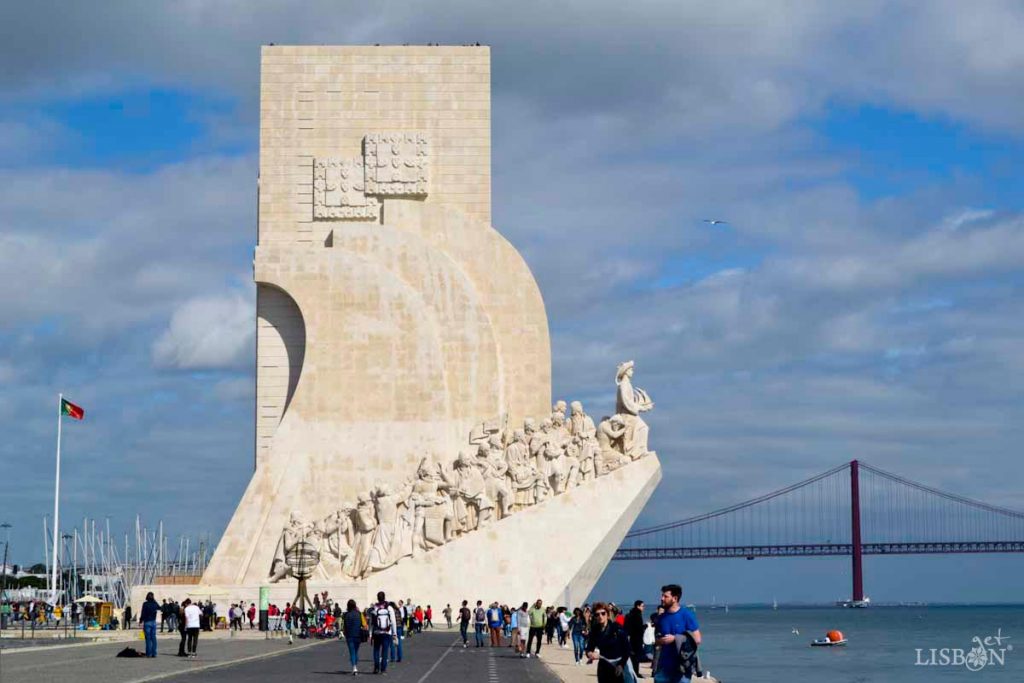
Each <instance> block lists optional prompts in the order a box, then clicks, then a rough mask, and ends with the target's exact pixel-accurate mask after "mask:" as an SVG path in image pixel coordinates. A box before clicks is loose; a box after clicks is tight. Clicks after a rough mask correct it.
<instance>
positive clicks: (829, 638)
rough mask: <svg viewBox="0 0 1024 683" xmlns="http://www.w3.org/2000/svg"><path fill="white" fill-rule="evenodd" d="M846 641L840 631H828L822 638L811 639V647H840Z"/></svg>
mask: <svg viewBox="0 0 1024 683" xmlns="http://www.w3.org/2000/svg"><path fill="white" fill-rule="evenodd" d="M846 642H847V641H846V638H844V637H843V632H842V631H829V632H828V633H826V634H825V637H824V638H816V639H814V640H812V641H811V647H842V646H843V645H846Z"/></svg>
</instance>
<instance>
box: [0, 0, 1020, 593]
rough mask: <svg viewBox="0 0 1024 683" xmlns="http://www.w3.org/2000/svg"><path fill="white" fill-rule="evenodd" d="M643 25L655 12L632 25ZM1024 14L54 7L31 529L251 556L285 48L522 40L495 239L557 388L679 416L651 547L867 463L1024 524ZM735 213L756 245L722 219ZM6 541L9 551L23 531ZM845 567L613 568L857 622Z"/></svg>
mask: <svg viewBox="0 0 1024 683" xmlns="http://www.w3.org/2000/svg"><path fill="white" fill-rule="evenodd" d="M627 5H628V6H627ZM1022 32H1024V7H1022V6H1021V5H1020V4H1019V3H1015V2H1000V1H997V0H993V1H987V0H983V1H980V2H973V3H963V2H944V1H942V0H936V1H934V2H929V3H897V2H886V1H881V0H854V1H845V0H836V1H834V2H829V3H812V2H789V1H784V0H780V1H777V2H771V3H768V2H750V1H742V0H736V1H733V2H728V3H723V2H711V1H708V2H683V3H680V2H678V1H672V2H643V1H637V2H632V3H628V4H627V3H621V2H604V1H598V0H590V1H588V2H578V1H577V2H551V1H547V2H534V1H532V0H523V1H520V2H515V3H479V2H459V1H448V0H437V1H435V2H432V3H431V4H430V8H429V11H425V10H424V9H423V6H422V3H413V2H406V3H400V2H387V1H383V2H376V3H365V2H363V3H355V2H321V1H316V0H307V2H304V3H302V11H295V5H294V4H290V3H285V2H269V1H259V0H254V1H247V2H242V1H240V0H238V1H224V2H205V1H203V0H188V1H186V2H177V3H164V4H157V3H142V4H140V3H135V2H114V1H112V2H107V3H104V4H103V6H102V8H98V7H97V6H95V5H90V4H85V3H70V4H68V3H55V2H47V1H40V2H35V3H21V4H17V5H14V6H12V7H10V8H8V9H7V11H6V12H5V21H4V25H3V27H0V37H2V40H0V64H2V65H3V67H2V68H0V283H2V284H3V286H4V291H5V294H4V295H3V296H0V425H2V426H3V439H2V440H0V473H2V474H3V489H2V490H3V493H2V494H0V501H2V504H0V521H6V522H8V523H10V524H12V525H13V526H12V529H11V530H10V539H11V555H12V559H13V561H15V562H22V563H31V562H36V561H40V560H41V559H42V553H43V551H42V536H43V531H42V518H43V516H44V515H49V514H52V504H53V498H52V497H53V466H54V445H55V432H56V424H55V423H56V406H57V394H58V392H64V393H65V395H66V396H68V397H69V398H70V399H71V400H73V401H75V402H76V403H78V404H80V405H82V406H83V407H84V408H85V410H86V420H85V421H84V422H82V423H74V424H65V431H64V449H63V469H62V508H61V518H62V520H73V521H70V522H68V523H67V524H62V526H64V527H65V528H70V525H71V524H73V523H75V522H79V523H80V520H81V519H82V518H83V517H84V516H89V517H94V518H97V519H99V520H101V521H102V520H105V519H106V518H107V517H109V518H110V520H111V527H112V528H113V529H114V530H115V531H121V530H125V529H127V528H128V527H129V526H130V525H132V524H134V519H135V515H136V514H140V515H141V516H142V519H143V522H144V523H147V524H149V525H151V526H152V525H155V524H156V523H157V521H159V520H162V521H163V522H164V524H165V527H166V529H167V530H168V531H169V532H170V533H171V534H172V535H176V534H189V535H191V536H192V537H193V538H196V537H198V536H200V535H205V536H206V537H208V538H210V539H212V540H214V541H215V540H216V538H217V537H219V535H220V533H221V532H222V531H223V529H224V527H225V525H226V524H227V521H228V519H229V516H230V515H231V513H232V512H233V510H234V507H235V504H236V503H237V501H238V500H239V498H240V496H241V493H242V491H243V490H244V487H245V485H246V483H247V481H248V478H249V476H250V474H251V468H252V462H253V410H252V404H253V376H252V375H253V373H252V368H253V356H254V342H253V333H254V325H253V318H254V287H253V285H252V283H251V259H252V254H253V246H254V240H255V222H256V216H255V190H256V171H257V153H258V87H259V49H260V45H261V44H268V43H271V42H274V43H277V44H289V43H302V44H373V43H382V44H402V43H417V44H422V43H428V42H430V43H444V44H464V43H475V42H480V43H482V44H486V45H489V46H491V59H492V75H491V78H492V116H493V122H492V126H493V128H492V136H493V216H494V218H493V220H494V224H495V226H496V227H497V228H498V229H499V230H500V231H501V232H502V233H503V234H504V235H506V236H507V237H508V238H509V239H510V240H511V241H512V243H513V244H514V245H515V246H516V247H517V248H518V249H519V250H520V251H521V252H522V253H523V255H524V257H525V258H526V261H527V263H528V264H529V266H530V268H531V269H532V270H533V273H534V275H535V277H536V278H537V280H538V282H539V283H540V287H541V290H542V292H543V296H544V300H545V304H546V306H547V312H548V317H549V321H550V327H551V341H552V357H553V376H554V394H555V397H565V398H580V399H582V400H583V401H584V402H585V404H587V405H588V406H591V409H590V412H591V413H592V414H595V415H601V414H604V413H605V412H607V411H608V410H609V409H610V408H611V407H612V406H613V396H614V394H613V386H612V379H613V376H614V367H615V365H616V364H617V363H618V362H619V361H621V360H625V359H629V358H631V359H634V360H635V361H636V377H635V383H636V384H637V385H638V386H642V387H644V388H645V389H646V390H647V391H648V392H649V393H650V394H651V396H652V397H653V398H654V400H655V402H656V404H657V407H656V409H655V410H654V411H653V412H652V413H650V414H649V416H650V419H649V422H650V424H651V443H652V447H653V448H655V449H656V450H657V451H658V453H659V455H660V457H661V460H662V463H663V467H664V481H663V482H662V484H661V485H660V487H659V489H658V490H657V492H656V493H655V495H654V496H653V498H652V499H651V501H650V503H649V504H648V506H647V508H646V509H645V510H644V512H643V513H642V515H641V517H640V519H639V520H638V523H637V525H638V526H647V525H650V524H656V523H660V522H665V521H670V520H674V519H680V518H684V517H687V516H690V515H693V514H698V513H701V512H705V511H708V510H712V509H717V508H720V507H723V506H725V505H729V504H731V503H735V502H739V501H742V500H745V499H748V498H751V497H753V496H756V495H759V494H761V493H765V492H768V491H771V490H773V489H776V488H779V487H782V486H785V485H788V484H790V483H793V482H796V481H799V480H801V479H804V478H806V477H808V476H811V475H814V474H816V473H818V472H822V471H825V470H827V469H830V468H831V467H833V466H835V465H838V464H840V463H842V462H845V461H848V460H850V459H852V458H859V459H861V460H863V461H865V462H869V463H871V464H873V465H875V466H877V467H881V468H883V469H885V470H888V471H891V472H896V473H898V474H901V475H903V476H906V477H908V478H910V479H914V480H917V481H921V482H924V483H927V484H929V485H932V486H935V487H938V488H941V489H946V490H951V491H954V492H956V493H959V494H962V495H966V496H970V497H973V498H978V499H982V500H985V501H987V502H990V503H993V504H996V505H1001V506H1006V507H1010V508H1015V509H1020V510H1024V490H1022V487H1021V483H1022V481H1024V462H1022V461H1021V458H1020V454H1021V443H1022V442H1024V427H1022V426H1024V404H1022V400H1021V399H1022V398H1024V344H1022V342H1024V298H1022V297H1021V293H1022V289H1024V270H1022V266H1024V193H1022V190H1024V187H1022V180H1021V179H1022V177H1024V174H1022V173H1021V170H1022V169H1021V159H1022V156H1021V152H1022V151H1024V97H1021V94H1022V92H1024V41H1021V40H1020V39H1019V36H1020V35H1021V34H1022ZM705 218H716V219H721V220H725V221H727V225H718V226H709V225H708V224H706V223H704V222H703V219H705ZM0 540H3V539H0ZM848 565H849V562H848V560H842V559H802V560H767V559H766V560H758V561H756V562H753V563H751V562H744V561H742V560H720V561H686V562H660V563H613V565H612V566H611V567H610V568H609V570H608V572H607V573H606V574H605V576H604V577H603V578H602V580H601V582H600V583H599V584H598V587H597V591H596V592H597V593H599V594H601V595H607V596H610V597H613V598H615V599H625V598H632V597H633V596H632V595H628V594H627V593H628V592H630V591H635V590H637V588H636V587H637V586H647V587H649V588H647V589H645V590H646V593H645V597H648V598H650V597H651V596H652V595H653V594H654V593H655V592H656V588H657V586H659V585H660V584H661V583H665V582H667V581H668V580H674V581H678V582H681V583H683V585H684V589H685V591H686V594H687V597H688V599H691V600H697V601H700V600H704V601H707V600H710V599H711V598H712V597H715V598H716V599H718V600H719V601H720V602H721V601H723V600H729V601H733V602H744V601H770V600H771V599H772V598H773V597H776V598H778V599H779V600H780V601H815V600H832V599H836V598H841V597H846V596H847V595H848V593H849V586H848V583H849V566H848ZM1022 570H1024V558H1022V557H1017V556H1003V557H988V556H977V557H969V558H967V559H966V560H965V559H964V558H963V557H921V558H877V559H870V560H868V562H867V565H866V579H865V580H866V583H867V592H868V593H869V594H870V595H871V596H872V597H873V598H875V599H880V600H925V601H949V600H964V601H1006V600H1014V601H1024V586H1021V584H1020V582H1019V581H1018V580H1016V578H1017V577H1019V575H1020V573H1021V571H1022Z"/></svg>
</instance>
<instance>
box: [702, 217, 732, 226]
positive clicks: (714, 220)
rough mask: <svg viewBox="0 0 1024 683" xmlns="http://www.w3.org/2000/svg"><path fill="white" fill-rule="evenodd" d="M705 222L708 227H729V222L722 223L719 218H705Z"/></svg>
mask: <svg viewBox="0 0 1024 683" xmlns="http://www.w3.org/2000/svg"><path fill="white" fill-rule="evenodd" d="M704 222H705V223H707V224H708V225H729V224H728V223H727V222H725V221H720V220H718V219H717V218H705V219H704Z"/></svg>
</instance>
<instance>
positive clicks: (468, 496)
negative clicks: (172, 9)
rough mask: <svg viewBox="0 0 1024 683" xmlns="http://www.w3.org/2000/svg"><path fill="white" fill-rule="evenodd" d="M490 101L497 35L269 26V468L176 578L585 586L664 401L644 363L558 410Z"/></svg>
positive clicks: (265, 247)
mask: <svg viewBox="0 0 1024 683" xmlns="http://www.w3.org/2000/svg"><path fill="white" fill-rule="evenodd" d="M490 104H491V102H490V53H489V49H488V48H486V47H435V46H430V47H428V46H422V47H290V46H276V47H275V46H270V47H264V48H263V52H262V82H261V94H260V109H261V111H260V173H259V200H258V201H259V225H258V243H257V247H256V253H255V259H254V262H253V266H254V277H255V280H256V283H257V321H256V324H257V352H256V454H255V459H256V463H255V472H254V474H253V476H252V480H251V481H250V483H249V486H248V488H247V489H246V491H245V493H244V495H243V497H242V500H241V502H240V503H239V505H238V507H237V509H236V511H235V514H234V516H233V517H232V519H231V521H230V523H229V525H228V527H227V529H226V531H225V532H224V535H223V537H222V538H221V540H220V543H219V544H218V546H217V549H216V552H215V553H214V555H213V558H212V560H211V561H210V564H209V566H208V567H207V569H206V572H205V574H204V575H203V577H202V579H201V582H200V583H201V586H198V587H197V586H192V587H179V586H175V587H171V586H157V587H152V588H153V589H154V590H156V591H157V592H158V594H160V595H161V596H169V595H171V594H173V593H175V591H177V592H178V593H181V594H182V595H185V594H194V595H205V594H206V593H211V594H213V593H216V594H220V595H225V594H226V595H230V596H231V597H230V598H229V601H234V600H236V599H239V600H244V601H251V600H252V598H253V596H255V595H256V592H257V591H258V589H259V587H260V586H268V585H269V586H271V593H272V596H271V601H272V602H277V603H278V604H280V605H283V604H284V603H285V602H286V601H291V600H292V598H293V596H294V595H295V594H296V581H297V580H298V579H297V577H300V576H301V577H303V578H304V580H308V582H309V585H310V587H311V588H312V589H313V590H314V591H317V592H321V591H324V590H327V591H329V593H330V595H331V596H332V597H334V598H337V599H342V600H344V599H345V598H348V597H354V598H356V600H357V601H359V603H360V604H361V605H362V604H365V601H366V600H367V598H368V597H369V596H370V595H372V594H374V593H375V592H376V591H377V590H379V589H383V590H386V591H389V593H390V594H392V595H396V596H397V595H402V596H410V597H412V598H413V600H415V601H416V602H419V603H423V604H427V603H430V604H435V605H437V604H446V603H451V604H458V601H460V600H462V599H464V598H465V599H471V600H475V599H483V600H485V601H489V600H492V599H503V600H508V601H521V600H532V599H535V598H537V597H540V598H542V599H544V600H545V601H546V602H559V603H564V604H568V603H570V602H571V603H575V602H579V601H581V600H583V599H584V598H586V596H587V594H588V593H589V592H590V589H591V588H592V587H593V584H594V582H595V581H596V580H597V578H598V577H599V576H600V574H601V572H602V571H603V570H604V567H605V566H606V565H607V563H608V561H609V560H610V559H611V556H612V554H613V553H614V551H615V549H616V547H617V546H618V544H619V543H620V542H621V539H622V537H623V535H624V534H625V533H626V531H627V530H628V529H629V527H630V525H631V524H632V522H633V520H634V519H635V518H636V516H637V514H638V513H639V512H640V510H641V508H642V507H643V505H644V503H645V502H646V501H647V499H648V497H649V496H650V494H651V492H652V491H653V489H654V487H655V486H656V485H657V483H658V481H659V479H660V477H661V470H660V465H659V463H658V460H657V457H656V456H655V455H654V454H653V453H652V452H649V451H648V447H647V445H648V444H647V436H648V429H647V425H646V423H645V422H644V421H643V419H642V417H641V414H642V413H644V412H646V411H648V410H650V409H651V408H652V407H653V405H654V404H653V402H652V401H651V399H650V397H649V396H648V395H647V394H646V393H645V392H644V391H643V390H641V389H634V388H633V385H632V376H633V364H632V362H627V363H623V364H621V365H620V366H619V367H618V371H617V372H616V373H615V374H614V378H615V386H612V384H611V379H612V377H613V374H612V373H611V372H609V393H611V392H612V391H616V392H617V393H616V414H615V415H614V416H611V417H608V418H605V419H602V420H599V421H598V422H595V420H594V419H593V418H592V417H591V416H589V415H587V414H586V412H585V409H584V406H583V405H582V404H581V403H579V402H578V401H574V402H572V404H571V410H569V411H568V412H567V406H566V403H565V402H564V401H558V402H557V403H556V404H555V405H554V407H553V409H552V402H551V398H552V397H551V355H550V341H549V337H548V326H547V317H546V314H545V310H544V302H543V300H542V298H541V293H540V291H539V289H538V287H537V284H536V282H535V281H534V279H533V276H532V275H531V273H530V270H529V268H528V267H527V265H526V263H525V262H524V261H523V259H522V258H521V256H520V255H519V253H518V252H517V251H516V250H515V249H514V248H513V247H512V245H511V244H509V243H508V242H507V241H506V240H505V239H504V238H503V237H502V236H501V234H499V233H498V232H497V231H496V230H495V229H494V228H493V227H491V225H490V213H491V198H490V178H491V173H490V167H491V158H490V148H491V146H490V124H491V118H490ZM526 547H528V548H529V549H530V550H531V553H530V557H532V561H530V562H524V561H523V560H522V558H523V555H522V550H523V549H524V548H526ZM294 563H300V564H302V567H301V571H300V570H299V568H297V567H295V566H293V564H294ZM149 588H151V587H137V588H136V589H135V590H134V591H133V597H134V596H135V595H136V594H140V595H142V594H144V591H145V590H147V589H149Z"/></svg>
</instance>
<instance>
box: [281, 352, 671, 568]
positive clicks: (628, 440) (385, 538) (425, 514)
mask: <svg viewBox="0 0 1024 683" xmlns="http://www.w3.org/2000/svg"><path fill="white" fill-rule="evenodd" d="M632 377H633V361H627V362H625V363H621V364H619V366H618V369H617V371H616V373H615V383H616V386H617V395H616V413H615V415H612V416H610V417H605V418H603V419H602V420H601V421H600V423H598V424H596V425H595V424H594V420H593V418H591V417H590V416H589V415H587V413H586V412H585V411H584V410H583V404H581V403H580V402H579V401H573V402H572V403H571V404H569V405H568V406H567V405H566V403H565V401H558V402H556V403H555V405H554V406H553V407H552V411H551V415H550V416H549V417H545V418H544V419H543V420H541V421H540V424H539V425H538V424H537V422H536V420H534V419H532V418H527V419H526V420H525V421H524V423H523V425H522V427H521V428H516V429H513V430H511V431H510V430H509V429H507V428H506V426H505V425H502V424H501V422H500V421H499V420H493V421H490V422H487V423H484V424H481V425H478V426H477V427H475V428H474V429H473V430H472V432H471V433H470V436H469V446H468V447H467V448H466V449H465V450H463V451H462V452H461V453H460V454H459V456H458V457H457V458H456V459H455V461H454V462H452V463H451V464H450V465H447V466H445V465H442V464H440V463H434V462H432V460H431V458H430V457H429V456H427V457H424V458H423V459H422V460H421V461H420V464H419V467H418V468H417V470H416V474H415V476H412V477H409V478H408V479H407V480H406V481H405V482H403V484H402V485H401V486H399V487H397V488H393V487H391V486H388V485H386V484H378V485H376V486H375V487H374V488H373V490H371V491H370V492H368V493H366V494H360V495H359V496H358V498H357V500H356V504H355V505H343V506H342V507H341V508H340V509H339V510H337V511H336V512H334V513H332V514H330V515H328V516H327V517H326V518H325V519H323V520H322V521H319V522H306V521H305V520H304V519H303V518H302V516H301V514H300V513H298V512H293V513H292V516H291V519H290V520H289V524H288V526H286V527H285V529H284V530H283V532H282V534H281V539H280V541H279V542H278V547H277V551H276V552H275V556H274V560H273V564H272V566H271V570H270V581H271V582H276V581H280V580H281V579H283V578H285V577H290V576H291V577H294V576H296V575H297V574H296V571H295V569H296V568H295V567H292V566H291V565H290V564H289V563H290V561H292V558H294V557H298V556H300V555H302V556H308V554H309V553H306V554H305V555H303V554H302V553H299V552H298V550H300V549H303V548H305V549H308V550H315V551H316V552H317V553H322V555H321V559H320V562H319V565H318V566H317V567H316V568H315V569H316V571H317V573H319V574H320V575H321V577H322V578H335V579H349V580H357V579H362V578H365V577H367V576H369V575H370V574H372V573H373V572H375V571H380V570H382V569H386V568H388V567H390V566H392V565H394V564H395V563H397V562H399V561H400V560H402V559H403V558H406V557H416V556H417V555H419V554H422V553H424V552H427V551H430V550H432V549H433V548H436V547H438V546H440V545H443V544H445V543H447V542H449V541H451V540H452V539H455V538H458V537H459V536H462V535H465V534H468V533H471V532H473V531H475V530H477V529H479V528H482V527H485V526H487V525H488V524H490V523H491V522H493V521H495V520H499V519H503V518H505V517H508V516H509V515H512V514H515V513H516V512H517V511H519V510H522V509H523V508H526V507H529V506H531V505H535V504H537V503H541V502H544V501H545V500H547V499H548V498H551V497H552V496H557V495H561V494H562V493H564V492H566V491H567V490H569V489H571V488H573V487H575V486H578V485H579V484H580V483H582V482H585V481H589V480H591V479H594V478H596V477H600V476H603V475H605V474H608V473H609V472H612V471H613V470H616V469H618V468H620V467H622V466H624V465H626V464H628V463H630V462H633V461H634V460H638V459H640V458H642V457H644V456H645V455H647V454H648V450H647V433H648V428H647V424H646V423H645V422H644V420H643V419H642V418H641V416H640V415H641V413H644V412H647V411H649V410H651V409H652V408H653V407H654V403H653V401H651V399H650V397H649V396H648V395H647V392H645V391H644V390H643V389H635V388H634V387H633V383H632ZM567 408H568V413H567V412H566V409H567ZM304 571H306V572H307V573H308V572H309V571H310V570H308V569H306V568H304Z"/></svg>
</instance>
